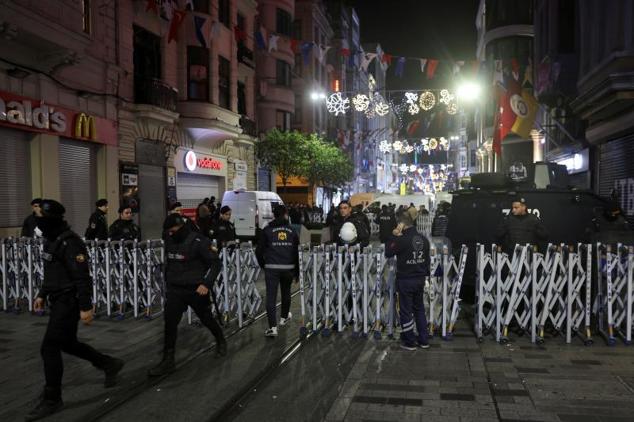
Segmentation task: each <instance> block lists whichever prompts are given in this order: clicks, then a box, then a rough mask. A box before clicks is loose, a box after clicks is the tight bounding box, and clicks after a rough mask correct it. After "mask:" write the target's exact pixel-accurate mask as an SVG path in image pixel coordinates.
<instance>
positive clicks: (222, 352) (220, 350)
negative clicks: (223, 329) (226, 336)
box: [216, 340, 227, 357]
mask: <svg viewBox="0 0 634 422" xmlns="http://www.w3.org/2000/svg"><path fill="white" fill-rule="evenodd" d="M220 356H227V341H226V340H222V341H221V342H220V341H219V342H217V343H216V357H220Z"/></svg>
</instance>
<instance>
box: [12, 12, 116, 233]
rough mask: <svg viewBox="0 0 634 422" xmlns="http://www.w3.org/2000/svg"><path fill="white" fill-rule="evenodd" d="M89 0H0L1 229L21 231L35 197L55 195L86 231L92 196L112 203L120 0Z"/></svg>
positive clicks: (75, 226) (73, 221)
mask: <svg viewBox="0 0 634 422" xmlns="http://www.w3.org/2000/svg"><path fill="white" fill-rule="evenodd" d="M95 3H96V2H91V1H87V0H82V1H74V0H59V1H50V2H49V1H47V2H4V3H3V7H2V11H0V37H1V38H2V42H1V43H0V156H2V160H0V237H6V236H12V235H19V227H20V226H21V225H22V220H23V219H24V218H25V217H26V216H27V215H28V214H30V212H31V211H30V205H29V203H30V201H31V198H33V197H45V198H51V199H56V200H58V201H61V202H62V203H63V204H64V205H65V206H66V209H67V212H66V218H67V220H68V221H69V223H70V224H71V226H72V227H73V229H74V230H75V231H77V232H78V233H79V234H82V235H83V233H84V230H85V228H86V226H87V223H88V218H89V216H90V214H91V213H92V211H93V210H94V206H95V205H94V203H95V201H96V200H97V199H98V198H107V199H108V200H109V202H110V203H111V204H113V206H114V207H115V208H116V204H117V203H118V199H119V183H118V179H119V175H118V159H119V147H118V139H117V109H118V104H119V81H120V76H121V73H120V69H119V67H118V62H117V61H118V57H117V54H116V48H115V47H116V44H115V39H116V36H115V33H116V25H117V23H116V20H115V16H116V5H115V3H114V2H111V3H107V4H103V5H101V6H100V7H97V6H98V5H97V4H95ZM114 218H115V216H114V214H113V213H110V215H109V220H110V221H112V220H113V219H114Z"/></svg>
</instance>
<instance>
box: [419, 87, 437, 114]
mask: <svg viewBox="0 0 634 422" xmlns="http://www.w3.org/2000/svg"><path fill="white" fill-rule="evenodd" d="M418 103H419V105H420V108H421V109H423V110H425V111H429V110H431V109H432V108H434V106H435V105H436V96H435V95H434V93H433V92H431V91H423V92H422V93H421V94H420V97H419V99H418Z"/></svg>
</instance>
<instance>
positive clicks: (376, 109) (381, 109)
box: [374, 102, 390, 117]
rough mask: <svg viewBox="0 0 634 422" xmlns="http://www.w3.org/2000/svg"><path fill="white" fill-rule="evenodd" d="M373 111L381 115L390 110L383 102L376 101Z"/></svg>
mask: <svg viewBox="0 0 634 422" xmlns="http://www.w3.org/2000/svg"><path fill="white" fill-rule="evenodd" d="M374 112H375V113H376V114H377V115H379V116H381V117H383V116H385V115H387V114H388V113H389V112H390V106H388V105H387V104H385V103H384V102H378V103H376V105H375V106H374Z"/></svg>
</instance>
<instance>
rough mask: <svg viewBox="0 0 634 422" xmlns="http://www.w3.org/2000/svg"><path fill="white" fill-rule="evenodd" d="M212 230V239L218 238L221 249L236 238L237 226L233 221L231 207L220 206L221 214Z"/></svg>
mask: <svg viewBox="0 0 634 422" xmlns="http://www.w3.org/2000/svg"><path fill="white" fill-rule="evenodd" d="M212 230H213V233H212V239H216V241H217V242H218V247H219V249H222V248H223V247H225V246H227V245H228V244H230V243H232V242H234V241H235V240H236V228H235V226H234V225H233V223H232V222H231V208H229V207H228V206H227V205H225V206H224V207H222V208H220V216H219V218H218V221H217V222H216V224H215V225H214V228H213V229H212Z"/></svg>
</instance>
